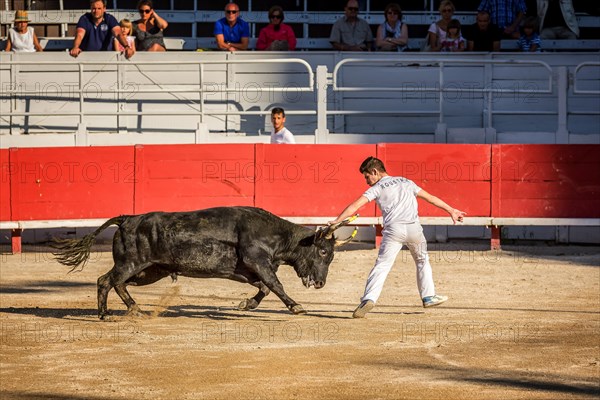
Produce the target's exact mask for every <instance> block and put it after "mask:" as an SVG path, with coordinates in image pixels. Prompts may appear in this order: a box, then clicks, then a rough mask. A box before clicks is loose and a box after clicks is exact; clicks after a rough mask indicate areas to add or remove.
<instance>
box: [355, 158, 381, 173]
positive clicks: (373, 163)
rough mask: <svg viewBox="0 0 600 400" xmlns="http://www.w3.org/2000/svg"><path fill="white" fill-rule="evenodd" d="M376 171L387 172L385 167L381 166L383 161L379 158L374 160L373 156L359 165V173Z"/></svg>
mask: <svg viewBox="0 0 600 400" xmlns="http://www.w3.org/2000/svg"><path fill="white" fill-rule="evenodd" d="M374 169H376V170H377V171H379V172H387V171H386V170H385V165H383V161H381V160H380V159H379V158H375V157H373V156H371V157H369V158H367V159H366V160H365V161H363V162H362V164H360V169H359V170H360V173H361V174H364V173H365V172H371V171H373V170H374Z"/></svg>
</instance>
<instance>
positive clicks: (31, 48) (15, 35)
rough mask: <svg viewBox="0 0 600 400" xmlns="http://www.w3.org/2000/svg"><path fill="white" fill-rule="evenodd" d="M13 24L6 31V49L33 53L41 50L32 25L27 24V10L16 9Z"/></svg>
mask: <svg viewBox="0 0 600 400" xmlns="http://www.w3.org/2000/svg"><path fill="white" fill-rule="evenodd" d="M14 22H15V26H14V28H11V29H10V30H9V31H8V38H7V40H6V48H5V50H6V51H11V50H12V51H15V52H24V53H34V52H36V51H43V49H42V46H41V45H40V42H39V41H38V38H37V35H36V34H35V31H34V30H33V28H32V27H30V26H27V24H28V23H29V17H28V16H27V11H24V10H18V11H17V12H16V13H15V21H14Z"/></svg>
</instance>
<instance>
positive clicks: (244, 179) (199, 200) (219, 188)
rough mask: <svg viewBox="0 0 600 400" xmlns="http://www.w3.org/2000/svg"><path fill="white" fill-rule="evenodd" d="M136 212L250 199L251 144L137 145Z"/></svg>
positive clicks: (247, 202) (196, 207) (249, 201)
mask: <svg viewBox="0 0 600 400" xmlns="http://www.w3.org/2000/svg"><path fill="white" fill-rule="evenodd" d="M135 162H136V185H135V213H136V214H141V213H145V212H149V211H159V210H160V211H190V210H199V209H202V208H209V207H216V206H233V205H238V206H253V205H254V145H253V144H202V145H144V146H136V147H135Z"/></svg>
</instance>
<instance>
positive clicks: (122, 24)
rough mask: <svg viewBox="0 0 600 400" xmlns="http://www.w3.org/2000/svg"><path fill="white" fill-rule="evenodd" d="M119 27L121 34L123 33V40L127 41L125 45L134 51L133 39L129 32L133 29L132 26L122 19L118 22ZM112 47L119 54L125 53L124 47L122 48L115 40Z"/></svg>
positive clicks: (128, 21) (125, 19)
mask: <svg viewBox="0 0 600 400" xmlns="http://www.w3.org/2000/svg"><path fill="white" fill-rule="evenodd" d="M119 26H120V27H121V32H122V33H123V36H125V38H126V39H127V44H129V46H130V47H131V48H132V49H135V38H134V37H133V36H131V31H132V29H133V24H132V23H131V21H130V20H128V19H127V18H123V19H122V20H121V21H119ZM113 47H114V48H115V50H117V51H120V52H124V51H125V47H123V46H122V45H121V43H119V41H118V40H117V39H115V42H114V43H113Z"/></svg>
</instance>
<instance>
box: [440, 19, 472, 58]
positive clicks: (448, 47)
mask: <svg viewBox="0 0 600 400" xmlns="http://www.w3.org/2000/svg"><path fill="white" fill-rule="evenodd" d="M441 47H442V48H441V49H440V51H442V52H456V51H465V49H466V48H467V41H466V40H465V38H463V37H462V34H461V32H460V21H459V20H457V19H453V20H451V21H450V22H448V26H447V27H446V38H445V39H444V40H442V43H441Z"/></svg>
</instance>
